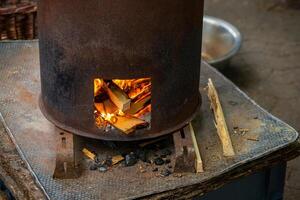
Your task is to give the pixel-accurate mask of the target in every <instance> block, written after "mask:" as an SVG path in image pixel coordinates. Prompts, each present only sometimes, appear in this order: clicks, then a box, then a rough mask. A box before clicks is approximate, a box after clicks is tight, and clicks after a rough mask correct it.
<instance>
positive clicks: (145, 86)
mask: <svg viewBox="0 0 300 200" xmlns="http://www.w3.org/2000/svg"><path fill="white" fill-rule="evenodd" d="M94 106H95V111H94V114H95V123H96V125H97V126H98V127H99V128H104V129H105V130H108V129H107V128H110V127H114V128H117V129H119V130H121V131H122V132H124V133H126V134H129V133H131V132H133V131H134V130H136V129H137V128H144V127H149V126H150V121H151V79H150V78H141V79H128V80H121V79H113V80H103V79H94Z"/></svg>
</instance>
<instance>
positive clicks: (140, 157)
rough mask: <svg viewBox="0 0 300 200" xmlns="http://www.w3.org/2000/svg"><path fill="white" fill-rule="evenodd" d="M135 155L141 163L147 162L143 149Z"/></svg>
mask: <svg viewBox="0 0 300 200" xmlns="http://www.w3.org/2000/svg"><path fill="white" fill-rule="evenodd" d="M136 154H137V156H138V158H139V159H140V160H141V161H143V162H147V161H148V159H147V152H146V150H144V149H138V150H137V151H136Z"/></svg>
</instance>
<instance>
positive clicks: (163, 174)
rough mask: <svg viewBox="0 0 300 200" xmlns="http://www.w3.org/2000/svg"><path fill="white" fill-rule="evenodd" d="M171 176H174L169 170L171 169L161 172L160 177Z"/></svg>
mask: <svg viewBox="0 0 300 200" xmlns="http://www.w3.org/2000/svg"><path fill="white" fill-rule="evenodd" d="M170 174H172V172H171V171H170V170H169V169H163V170H162V171H161V172H160V175H161V176H164V177H165V176H169V175H170Z"/></svg>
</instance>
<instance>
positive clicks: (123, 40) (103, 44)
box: [38, 0, 203, 141]
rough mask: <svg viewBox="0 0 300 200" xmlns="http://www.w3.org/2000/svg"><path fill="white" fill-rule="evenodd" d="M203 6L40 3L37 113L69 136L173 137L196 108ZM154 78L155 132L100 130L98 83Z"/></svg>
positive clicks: (170, 0)
mask: <svg viewBox="0 0 300 200" xmlns="http://www.w3.org/2000/svg"><path fill="white" fill-rule="evenodd" d="M202 16H203V1H202V0H201V1H197V0H192V1H181V0H167V1H163V2H162V1H158V0H154V1H138V0H135V1H132V0H122V1H110V0H103V1H98V0H91V1H79V0H75V1H72V3H70V2H69V1H66V0H44V1H40V2H39V16H38V18H39V46H40V62H41V85H42V91H41V97H40V108H41V110H42V112H43V114H44V115H45V116H46V118H47V119H48V120H50V121H51V122H53V123H54V124H55V125H57V126H58V127H60V128H62V129H64V130H67V131H69V132H72V133H75V134H78V135H82V136H87V137H91V138H98V139H105V140H124V141H128V140H138V139H145V138H153V137H157V136H161V135H164V134H168V133H172V132H174V131H176V130H178V129H180V128H182V127H183V126H184V125H186V124H187V123H188V122H190V121H191V120H192V119H193V117H194V115H195V113H196V112H197V109H198V107H199V105H200V104H201V98H200V93H199V89H198V88H199V77H200V68H199V63H200V51H201V47H200V46H201V45H199V44H201V35H202V34H201V32H202ZM98 77H101V78H103V79H132V78H143V77H150V78H151V83H152V90H151V106H152V110H151V128H147V129H146V128H145V129H139V130H136V131H135V132H134V133H132V134H130V135H126V134H123V133H121V132H120V131H119V130H117V129H113V130H111V131H109V132H108V133H105V132H104V131H103V130H101V129H99V128H98V127H97V126H96V125H95V119H94V112H93V111H94V110H93V109H94V108H93V103H94V102H93V100H94V96H93V80H94V79H95V78H98Z"/></svg>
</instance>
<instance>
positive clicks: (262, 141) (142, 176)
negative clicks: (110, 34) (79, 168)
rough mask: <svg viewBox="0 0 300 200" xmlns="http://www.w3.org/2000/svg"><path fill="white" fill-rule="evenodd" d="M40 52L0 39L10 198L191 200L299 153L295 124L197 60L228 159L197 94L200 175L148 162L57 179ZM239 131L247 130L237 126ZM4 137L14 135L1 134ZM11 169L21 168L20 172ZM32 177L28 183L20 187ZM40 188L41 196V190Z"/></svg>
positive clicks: (0, 154)
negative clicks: (160, 170)
mask: <svg viewBox="0 0 300 200" xmlns="http://www.w3.org/2000/svg"><path fill="white" fill-rule="evenodd" d="M38 57H39V54H38V43H37V41H28V42H9V43H1V44H0V80H1V84H0V91H1V92H0V112H1V123H2V124H1V125H2V126H3V128H2V129H0V138H1V140H0V178H1V179H3V181H4V182H5V184H6V185H7V187H8V188H9V189H10V190H11V191H12V193H13V194H14V195H15V196H19V197H24V196H25V198H23V199H26V198H27V199H29V198H30V197H32V196H38V197H39V198H45V197H46V196H48V197H50V198H51V199H74V198H76V199H99V198H101V199H120V198H122V199H134V198H147V199H160V198H165V199H166V198H167V199H168V198H175V199H189V198H193V197H195V196H198V195H203V194H205V193H207V192H209V191H211V190H214V189H216V188H219V187H221V186H223V185H224V184H225V183H228V182H230V181H232V180H234V179H236V178H238V177H242V176H246V175H249V174H251V173H253V172H255V171H258V170H261V169H264V168H266V167H270V166H271V165H274V164H278V163H279V162H282V161H285V160H290V159H292V158H294V157H295V156H297V155H298V154H299V142H298V133H297V132H296V131H295V130H294V129H293V128H291V127H290V126H288V125H287V124H285V123H284V122H282V121H281V120H279V119H277V118H275V117H273V116H272V115H270V114H269V113H267V112H266V111H265V110H263V109H262V108H260V107H259V106H258V105H257V104H256V103H255V102H253V101H252V100H251V99H250V98H249V97H247V96H246V95H245V94H244V93H243V92H242V91H240V90H239V89H238V88H237V87H236V86H235V85H234V84H232V83H231V82H230V81H229V80H227V79H226V78H225V77H224V76H222V75H221V74H220V73H219V72H217V71H216V70H214V69H213V68H211V67H210V66H208V65H206V64H202V67H201V78H200V90H201V92H202V94H205V91H204V87H205V86H206V84H207V80H208V78H211V79H212V80H213V81H214V84H215V87H216V89H217V90H218V93H219V98H220V100H221V103H222V108H223V111H224V114H225V118H226V122H227V125H228V130H229V133H230V137H231V140H232V145H233V147H234V150H235V156H233V157H229V158H227V157H225V156H224V155H223V152H222V146H221V144H220V140H219V138H218V135H217V132H216V129H215V127H214V123H213V119H214V116H213V114H212V113H211V110H210V103H209V100H208V98H207V96H206V95H202V102H203V103H202V106H201V109H200V110H199V111H198V114H197V116H196V117H195V119H194V120H193V122H192V124H193V127H194V131H195V134H196V137H197V141H198V143H201V145H200V151H201V156H202V161H203V165H204V168H205V171H204V172H203V173H198V174H197V173H185V174H183V175H182V176H176V175H175V174H171V175H169V176H167V177H161V176H155V172H152V171H151V170H147V168H146V172H144V173H140V172H139V164H137V165H134V166H131V167H122V166H121V165H120V166H118V167H115V168H113V169H112V170H108V171H107V172H105V173H100V172H99V171H90V170H87V169H83V172H82V175H81V176H80V177H79V178H78V179H72V180H68V179H64V180H54V179H53V177H52V175H53V171H54V169H55V165H56V142H57V140H56V137H55V134H57V133H56V131H55V127H54V125H53V124H51V123H50V122H48V121H47V120H46V119H45V118H44V117H43V115H42V114H41V112H40V110H39V108H38V96H39V93H40V80H39V73H40V71H39V59H38ZM49 75H51V74H49ZM91 106H93V105H91ZM78 117H80V116H78ZM244 129H247V130H248V131H246V132H245V131H239V130H244ZM9 137H10V138H11V139H12V140H5V139H2V138H9ZM81 142H82V144H83V147H85V148H88V149H92V150H94V151H97V152H101V156H103V157H106V156H113V155H117V154H120V152H119V149H114V148H111V147H109V145H105V143H104V142H101V141H98V140H92V139H87V138H82V141H81ZM7 147H14V148H7ZM170 148H171V147H170ZM17 151H18V152H19V153H17ZM173 156H174V154H173ZM11 158H13V160H11ZM22 163H23V164H22ZM16 168H18V169H21V171H22V172H23V173H22V175H21V174H20V173H21V172H20V170H18V169H16ZM24 170H26V173H24ZM3 177H4V178H3ZM29 180H31V182H30V181H29ZM29 182H30V183H32V185H31V186H30V187H28V186H27V187H24V186H26V185H27V183H29ZM37 188H40V189H37ZM37 191H38V192H37ZM37 193H38V194H37ZM43 193H44V196H43V195H40V194H43ZM41 196H42V197H41ZM36 198H37V197H36Z"/></svg>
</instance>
